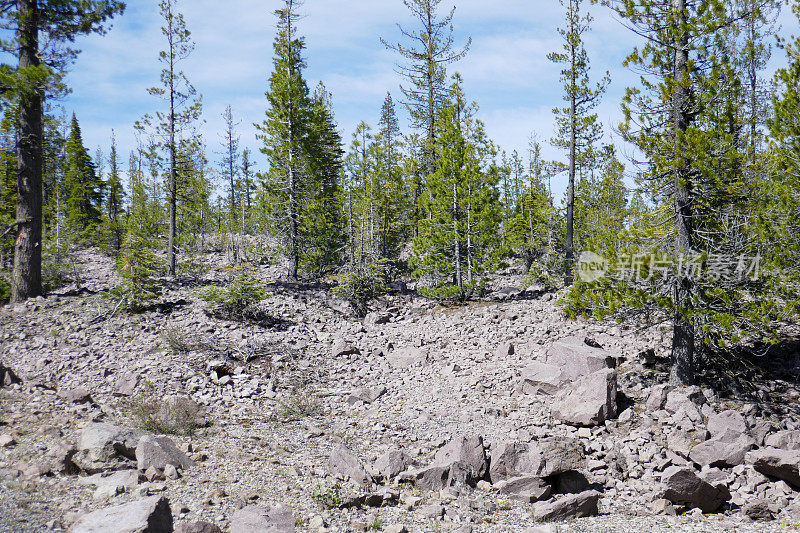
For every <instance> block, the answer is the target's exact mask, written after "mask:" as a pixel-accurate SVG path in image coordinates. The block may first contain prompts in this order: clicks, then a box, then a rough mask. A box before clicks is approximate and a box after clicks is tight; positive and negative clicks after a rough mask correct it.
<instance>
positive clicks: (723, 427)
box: [707, 409, 749, 437]
mask: <svg viewBox="0 0 800 533" xmlns="http://www.w3.org/2000/svg"><path fill="white" fill-rule="evenodd" d="M707 427H708V432H709V433H711V436H712V437H716V436H718V435H722V434H724V433H728V432H733V433H739V434H743V433H745V434H746V433H747V432H748V429H749V428H748V427H747V421H746V420H745V419H744V416H742V413H740V412H738V411H734V410H732V409H728V410H727V411H722V412H721V413H714V414H713V415H711V416H709V417H708V425H707Z"/></svg>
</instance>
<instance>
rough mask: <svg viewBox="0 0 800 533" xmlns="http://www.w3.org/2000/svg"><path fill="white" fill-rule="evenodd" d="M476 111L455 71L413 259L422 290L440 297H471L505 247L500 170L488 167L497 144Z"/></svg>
mask: <svg viewBox="0 0 800 533" xmlns="http://www.w3.org/2000/svg"><path fill="white" fill-rule="evenodd" d="M474 112H475V106H474V105H472V106H468V105H467V104H466V102H465V100H464V95H463V92H462V89H461V80H460V78H459V77H458V76H456V77H455V81H454V83H453V86H452V88H451V93H450V102H449V104H448V105H447V106H446V107H444V108H443V109H442V110H441V112H440V114H439V120H438V121H437V141H436V153H437V155H438V158H437V161H436V166H437V170H436V172H435V173H434V174H432V175H430V176H429V177H428V181H427V183H426V194H425V195H424V196H423V205H424V208H425V209H426V211H427V212H428V213H429V216H428V217H426V218H425V219H423V220H422V221H421V222H420V233H419V236H418V237H417V238H415V239H414V257H413V260H412V263H411V266H412V267H413V268H414V273H415V275H416V276H419V277H420V278H423V279H425V280H426V281H427V282H428V284H429V286H428V287H426V288H424V289H423V293H424V294H427V295H430V296H433V297H436V298H443V299H452V300H457V301H464V300H466V299H468V298H469V297H470V296H471V295H472V294H473V293H474V292H475V291H476V290H480V288H481V286H482V282H483V278H482V276H483V274H484V273H485V272H487V271H488V270H489V269H490V268H492V267H493V266H495V265H497V263H498V260H499V258H500V256H501V255H502V254H503V252H504V250H503V248H502V239H501V234H500V231H499V229H500V221H501V218H502V209H501V205H500V202H499V194H498V191H497V186H498V181H499V175H498V174H497V173H496V172H490V171H489V168H490V167H491V165H490V161H491V159H492V158H493V157H494V155H495V149H494V147H493V146H492V144H491V142H489V141H488V139H487V138H486V134H485V132H484V129H483V125H482V124H481V122H480V121H477V120H475V119H474V117H473V115H474Z"/></svg>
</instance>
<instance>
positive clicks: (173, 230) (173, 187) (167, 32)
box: [137, 0, 202, 276]
mask: <svg viewBox="0 0 800 533" xmlns="http://www.w3.org/2000/svg"><path fill="white" fill-rule="evenodd" d="M177 4H178V0H161V3H160V4H159V13H160V15H161V18H162V19H163V21H164V25H163V26H162V27H161V34H162V35H163V36H164V39H165V40H166V48H165V49H164V50H162V51H161V52H160V53H159V61H160V62H161V63H163V65H164V68H163V69H162V71H161V86H158V87H151V88H150V89H148V93H149V94H151V95H153V96H156V97H157V98H159V99H161V100H164V101H165V103H166V110H164V111H158V112H157V113H156V115H155V117H152V116H150V115H145V117H143V118H142V120H141V121H140V122H138V123H137V128H138V129H139V130H144V129H145V128H154V132H153V133H154V134H155V135H157V136H158V137H159V139H160V143H159V148H161V149H163V150H164V151H166V152H167V156H168V157H167V165H168V167H167V171H168V177H167V188H166V189H167V200H168V205H169V233H168V237H167V268H168V273H169V275H170V276H174V275H175V265H176V260H175V248H176V239H177V228H178V220H177V213H178V185H177V180H178V178H177V174H178V171H179V169H178V166H179V161H178V158H179V154H178V150H179V145H180V143H181V142H182V140H184V135H185V134H186V132H187V130H188V129H189V128H190V126H191V124H192V122H194V121H196V120H197V119H198V118H199V117H200V114H201V112H202V103H201V99H200V97H199V96H198V95H197V91H196V90H195V88H194V86H192V84H191V83H190V82H189V80H188V79H187V78H186V75H185V74H184V73H183V71H181V70H179V67H180V63H181V62H183V61H185V60H186V59H187V58H188V57H189V56H190V55H191V53H192V52H193V51H194V42H193V41H192V38H191V32H190V31H189V30H188V29H187V28H186V21H185V20H184V18H183V15H182V14H181V13H179V12H178V11H177Z"/></svg>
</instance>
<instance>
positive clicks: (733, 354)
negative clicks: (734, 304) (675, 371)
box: [697, 338, 800, 417]
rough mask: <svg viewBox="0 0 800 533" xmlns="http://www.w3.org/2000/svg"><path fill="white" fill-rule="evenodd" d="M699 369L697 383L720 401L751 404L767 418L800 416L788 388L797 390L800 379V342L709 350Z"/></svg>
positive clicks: (798, 406) (787, 340) (799, 406)
mask: <svg viewBox="0 0 800 533" xmlns="http://www.w3.org/2000/svg"><path fill="white" fill-rule="evenodd" d="M697 367H698V373H697V379H698V383H699V384H701V385H704V386H707V387H709V388H710V389H712V390H713V391H714V392H716V393H717V395H719V397H720V399H723V400H725V399H729V400H736V401H741V402H745V403H752V404H754V405H755V406H756V408H757V410H759V411H761V414H763V415H767V416H777V417H785V416H800V404H798V402H797V399H796V398H790V397H789V396H788V392H789V390H788V389H790V388H794V387H795V386H796V385H797V384H798V378H799V377H800V340H798V339H795V338H787V339H784V340H783V341H781V342H779V343H778V344H775V345H767V344H756V345H754V346H738V347H735V348H732V349H729V350H726V351H724V352H711V351H707V352H706V353H703V354H702V357H701V358H700V360H699V361H698V364H697Z"/></svg>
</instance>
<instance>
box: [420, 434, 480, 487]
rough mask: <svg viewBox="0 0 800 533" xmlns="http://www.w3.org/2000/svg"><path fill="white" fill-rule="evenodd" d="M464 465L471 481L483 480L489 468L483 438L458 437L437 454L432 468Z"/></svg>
mask: <svg viewBox="0 0 800 533" xmlns="http://www.w3.org/2000/svg"><path fill="white" fill-rule="evenodd" d="M455 463H463V464H464V465H466V466H467V467H468V477H469V478H470V480H474V481H476V482H477V481H478V480H480V479H483V477H484V475H485V474H486V471H487V469H488V468H489V462H488V461H487V460H486V449H485V448H484V446H483V438H482V437H456V438H455V439H453V440H451V441H450V442H448V443H447V444H445V445H444V446H442V447H441V448H439V451H437V452H436V455H435V456H434V458H433V463H431V466H451V465H453V464H455Z"/></svg>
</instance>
